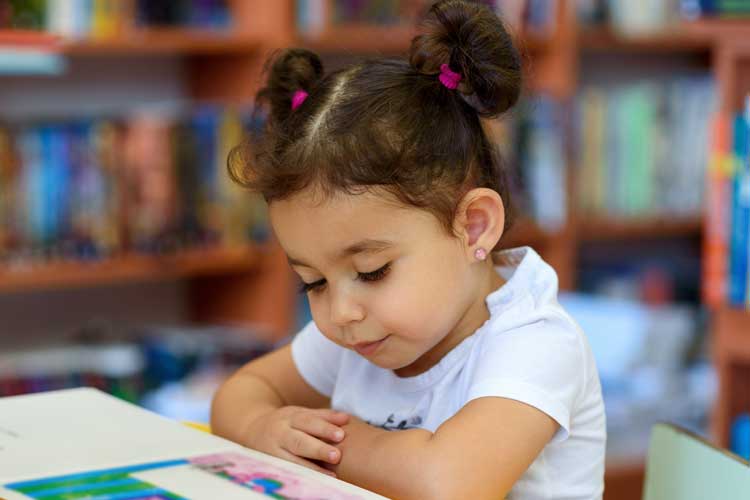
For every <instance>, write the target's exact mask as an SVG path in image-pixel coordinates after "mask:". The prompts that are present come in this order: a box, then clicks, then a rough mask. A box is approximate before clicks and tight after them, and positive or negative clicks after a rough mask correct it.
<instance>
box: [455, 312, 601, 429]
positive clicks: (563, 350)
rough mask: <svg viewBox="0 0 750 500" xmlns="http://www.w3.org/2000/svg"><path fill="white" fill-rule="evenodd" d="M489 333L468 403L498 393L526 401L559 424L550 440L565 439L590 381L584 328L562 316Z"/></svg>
mask: <svg viewBox="0 0 750 500" xmlns="http://www.w3.org/2000/svg"><path fill="white" fill-rule="evenodd" d="M487 333H488V336H487V338H486V339H484V340H485V342H484V345H483V346H482V349H481V353H480V354H479V358H478V360H477V363H476V367H475V370H474V375H473V377H472V379H471V381H470V383H469V387H468V393H467V400H466V402H467V403H468V402H469V401H471V400H473V399H477V398H481V397H486V396H495V397H502V398H508V399H513V400H515V401H520V402H522V403H525V404H528V405H530V406H533V407H534V408H536V409H538V410H540V411H542V412H544V413H546V414H547V415H549V416H550V417H552V418H553V419H554V420H555V421H556V422H557V423H558V424H560V429H559V430H558V432H557V433H556V434H555V436H554V437H553V439H552V442H562V441H565V440H566V439H567V438H568V436H569V435H570V420H571V415H572V414H573V411H574V407H575V405H576V401H577V400H578V397H579V395H580V394H582V393H583V391H584V385H585V381H586V380H587V374H586V371H587V367H586V357H585V351H584V346H583V342H582V338H581V336H582V335H583V334H582V332H581V331H580V330H579V329H578V327H576V326H575V325H574V324H572V323H569V322H567V321H566V320H564V319H563V318H560V319H557V318H554V317H553V318H550V317H547V318H545V319H541V320H539V321H537V322H535V323H532V324H528V325H525V326H523V327H520V328H516V329H513V330H509V331H503V332H496V333H495V332H487Z"/></svg>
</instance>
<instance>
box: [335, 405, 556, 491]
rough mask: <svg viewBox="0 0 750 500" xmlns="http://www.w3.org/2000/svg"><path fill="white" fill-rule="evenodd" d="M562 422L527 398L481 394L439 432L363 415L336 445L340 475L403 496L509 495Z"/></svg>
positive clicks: (352, 422)
mask: <svg viewBox="0 0 750 500" xmlns="http://www.w3.org/2000/svg"><path fill="white" fill-rule="evenodd" d="M558 427H559V425H558V424H557V422H555V421H554V420H553V419H552V418H551V417H549V416H548V415H546V414H545V413H542V412H541V411H539V410H537V409H536V408H533V407H531V406H528V405H526V404H524V403H520V402H518V401H514V400H511V399H504V398H498V397H484V398H479V399H475V400H473V401H471V402H469V403H468V404H467V405H466V406H464V408H463V409H461V411H459V412H458V413H457V414H456V415H454V416H453V417H452V418H451V419H449V420H447V421H446V422H444V423H443V425H441V426H440V427H439V428H438V429H437V431H435V433H434V434H433V433H431V432H429V431H426V430H423V429H409V430H405V431H385V430H382V429H379V428H376V427H372V426H369V425H367V424H366V423H364V422H362V421H361V420H357V419H351V421H350V423H349V424H348V425H347V426H345V429H346V438H345V439H344V441H343V442H341V443H339V444H338V447H339V448H340V449H341V450H342V459H341V462H340V463H339V464H338V466H336V467H333V470H334V471H335V472H336V473H337V474H338V476H339V477H340V478H341V479H344V480H346V481H349V482H352V483H354V484H357V485H359V486H363V487H365V488H368V489H371V490H373V491H376V492H378V493H380V494H382V495H385V496H389V497H392V498H399V499H400V500H409V499H424V498H430V499H436V500H441V499H455V498H474V499H492V500H497V499H498V498H505V496H506V495H507V494H508V492H509V491H510V489H511V488H512V487H513V485H514V484H515V483H516V481H517V480H518V479H519V478H520V477H521V475H523V473H524V472H525V471H526V469H527V468H528V467H529V465H531V463H532V462H533V461H534V459H535V458H536V457H537V456H538V455H539V453H540V452H541V451H542V449H543V448H544V446H545V445H546V444H547V443H548V442H549V441H550V439H552V437H553V436H554V435H555V432H557V429H558Z"/></svg>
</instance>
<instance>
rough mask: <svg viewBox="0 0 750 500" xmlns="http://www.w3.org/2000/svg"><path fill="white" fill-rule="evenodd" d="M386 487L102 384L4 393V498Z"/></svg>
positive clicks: (0, 487) (350, 499)
mask: <svg viewBox="0 0 750 500" xmlns="http://www.w3.org/2000/svg"><path fill="white" fill-rule="evenodd" d="M71 495H75V498H97V499H100V500H115V499H121V498H129V499H141V500H147V499H148V500H154V499H167V498H169V499H184V500H188V499H189V500H204V499H205V500H215V499H217V498H221V499H222V500H233V499H238V500H240V499H251V498H258V499H261V498H296V499H299V500H304V499H309V500H314V499H320V498H326V499H329V500H358V499H362V500H365V499H378V498H379V499H383V498H384V497H382V496H379V495H376V494H374V493H371V492H369V491H366V490H364V489H361V488H358V487H356V486H354V485H351V484H349V483H345V482H343V481H339V480H337V479H334V478H332V477H329V476H326V475H324V474H321V473H318V472H315V471H312V470H310V469H307V468H304V467H302V466H299V465H296V464H293V463H291V462H286V461H284V460H281V459H278V458H276V457H271V456H268V455H265V454H262V453H259V452H257V451H254V450H250V449H248V448H245V447H242V446H240V445H238V444H236V443H233V442H230V441H227V440H224V439H222V438H219V437H217V436H213V435H211V434H208V433H205V432H201V431H198V430H194V429H192V428H189V427H187V426H185V425H182V424H180V423H178V422H176V421H172V420H169V419H166V418H163V417H160V416H158V415H156V414H153V413H150V412H148V411H146V410H144V409H142V408H139V407H137V406H135V405H131V404H129V403H126V402H124V401H121V400H119V399H117V398H114V397H112V396H108V395H106V394H104V393H102V392H99V391H97V390H95V389H71V390H66V391H53V392H47V393H40V394H32V395H25V396H14V397H10V398H2V399H0V498H4V499H7V500H41V499H45V500H62V499H67V498H73V497H72V496H71Z"/></svg>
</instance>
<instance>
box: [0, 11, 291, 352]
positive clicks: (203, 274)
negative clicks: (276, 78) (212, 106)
mask: <svg viewBox="0 0 750 500" xmlns="http://www.w3.org/2000/svg"><path fill="white" fill-rule="evenodd" d="M228 7H229V14H230V18H231V24H230V28H229V29H199V28H177V27H169V28H136V27H125V28H123V29H121V30H119V31H118V32H117V33H116V34H113V35H111V36H92V37H87V38H74V39H73V38H65V37H61V36H57V35H53V34H48V33H45V32H40V31H32V30H19V29H3V30H0V47H7V48H14V49H34V50H41V51H48V52H51V53H55V54H59V55H61V56H63V57H66V58H69V59H71V60H79V59H92V60H100V59H106V60H122V62H123V63H126V64H127V61H128V60H129V58H147V59H148V58H151V57H161V58H164V57H167V58H179V59H180V60H181V62H180V64H181V65H182V66H181V67H182V68H183V70H184V71H183V72H182V74H181V76H180V77H181V78H182V82H181V85H182V86H183V87H184V88H185V89H186V93H187V96H186V97H187V98H189V99H191V100H195V101H197V102H211V103H217V102H218V103H221V104H225V105H237V104H246V103H249V102H250V99H251V98H252V96H253V95H254V94H255V91H256V90H257V88H258V86H259V84H260V74H261V70H262V65H263V61H264V59H265V56H266V55H267V53H268V52H269V51H271V50H272V49H274V48H276V47H282V46H286V45H289V40H291V39H292V33H293V32H292V25H291V14H290V13H291V9H292V5H291V3H290V2H279V3H276V2H265V1H262V0H249V1H248V0H230V1H229V2H228ZM159 60H162V59H159ZM165 280H170V281H173V280H179V281H181V282H183V283H184V284H185V290H186V293H185V300H186V302H187V304H186V306H187V307H186V308H185V309H186V311H187V314H188V315H189V319H191V320H195V321H198V322H206V323H222V324H236V323H249V324H253V325H256V326H260V327H261V328H259V329H258V331H263V329H264V328H265V331H267V332H270V333H269V335H270V336H271V337H272V339H278V338H281V337H283V336H285V335H287V334H288V333H290V331H291V329H292V327H293V325H294V322H295V314H296V312H295V311H296V302H295V298H294V293H293V289H294V278H293V276H292V273H291V271H290V270H289V269H288V266H287V264H286V259H285V256H284V254H283V252H282V251H281V250H280V248H279V247H278V245H277V244H275V243H274V242H273V241H270V242H267V243H264V244H260V243H257V244H256V243H248V244H244V245H239V246H237V245H235V246H233V247H213V248H211V247H209V248H200V249H198V248H196V249H188V250H185V251H180V252H179V253H176V254H169V255H145V254H132V253H128V254H125V255H121V256H117V257H113V258H107V259H105V260H101V261H96V262H81V261H57V260H53V261H44V262H42V263H35V262H23V263H15V262H9V263H7V264H6V265H5V266H4V267H3V268H0V294H16V293H35V292H43V291H47V290H63V289H78V288H86V289H90V290H91V293H96V287H98V286H104V285H120V284H123V285H124V284H137V283H148V282H155V281H165Z"/></svg>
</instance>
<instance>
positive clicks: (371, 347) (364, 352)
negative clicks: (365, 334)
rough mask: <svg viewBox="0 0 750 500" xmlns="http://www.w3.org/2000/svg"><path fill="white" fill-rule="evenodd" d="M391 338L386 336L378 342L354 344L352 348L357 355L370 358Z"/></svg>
mask: <svg viewBox="0 0 750 500" xmlns="http://www.w3.org/2000/svg"><path fill="white" fill-rule="evenodd" d="M388 337H390V335H386V336H385V337H383V338H382V339H380V340H376V341H375V342H360V343H359V344H354V346H352V348H353V349H354V350H355V351H357V353H358V354H359V355H360V356H369V355H371V354H375V351H377V350H378V348H379V347H380V346H381V345H382V344H383V342H385V340H386V339H387V338H388Z"/></svg>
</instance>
